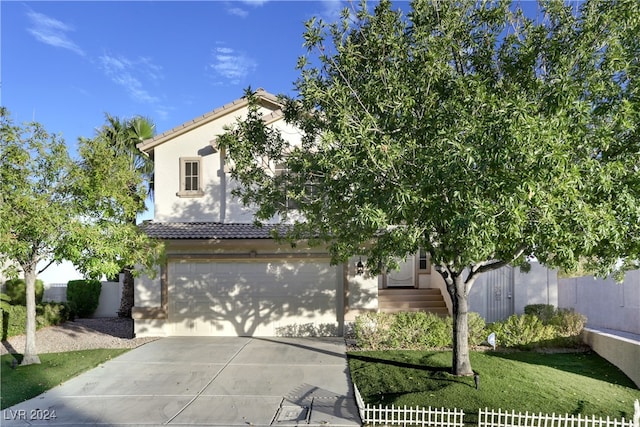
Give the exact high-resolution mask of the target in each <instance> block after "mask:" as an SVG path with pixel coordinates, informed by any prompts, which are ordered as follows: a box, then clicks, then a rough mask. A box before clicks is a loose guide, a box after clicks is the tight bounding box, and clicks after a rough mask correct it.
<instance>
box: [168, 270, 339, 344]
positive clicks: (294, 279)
mask: <svg viewBox="0 0 640 427" xmlns="http://www.w3.org/2000/svg"><path fill="white" fill-rule="evenodd" d="M168 268H169V271H168V273H169V274H168V281H169V284H168V285H169V286H168V294H169V295H168V296H169V319H168V320H169V323H170V330H171V334H173V335H198V336H208V335H231V336H235V335H239V336H298V335H336V334H339V333H340V331H339V330H338V321H337V320H338V319H337V313H338V305H337V300H336V295H340V296H342V291H341V290H340V292H337V289H338V287H340V289H341V283H340V282H339V280H338V278H339V277H341V276H340V275H338V274H337V268H336V267H334V266H330V265H329V263H328V262H326V261H324V260H317V261H312V260H306V259H305V260H289V261H279V260H278V261H256V260H253V261H224V262H222V261H210V260H208V261H192V260H185V261H172V262H170V263H169V265H168Z"/></svg>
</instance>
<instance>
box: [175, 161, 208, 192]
mask: <svg viewBox="0 0 640 427" xmlns="http://www.w3.org/2000/svg"><path fill="white" fill-rule="evenodd" d="M177 195H178V196H179V197H202V196H204V190H203V188H202V158H201V157H181V158H180V191H178V193H177Z"/></svg>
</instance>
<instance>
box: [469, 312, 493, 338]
mask: <svg viewBox="0 0 640 427" xmlns="http://www.w3.org/2000/svg"><path fill="white" fill-rule="evenodd" d="M468 316H469V317H468V318H467V323H468V325H469V345H473V346H477V345H480V344H482V343H483V342H484V341H485V340H486V338H487V337H486V336H487V335H488V334H487V333H486V332H485V328H486V326H487V325H486V323H485V321H484V319H483V318H482V316H480V314H478V313H474V312H471V313H469V314H468Z"/></svg>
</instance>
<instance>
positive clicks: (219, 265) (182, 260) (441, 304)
mask: <svg viewBox="0 0 640 427" xmlns="http://www.w3.org/2000/svg"><path fill="white" fill-rule="evenodd" d="M257 96H258V98H259V100H260V105H261V112H262V113H263V118H264V120H265V121H266V123H267V124H268V125H270V126H273V127H275V128H277V129H279V130H280V131H281V134H282V135H283V137H285V138H289V139H290V140H291V141H292V142H294V143H295V142H296V141H299V140H300V137H301V135H300V133H299V131H298V130H297V129H296V128H293V127H291V126H290V125H288V124H287V123H285V121H284V119H283V117H282V112H281V105H280V104H279V103H278V100H277V98H276V97H275V96H274V95H272V94H269V93H267V92H265V91H263V90H259V91H258V93H257ZM247 108H248V107H247V100H246V99H244V98H240V99H238V100H236V101H233V102H231V103H228V104H226V105H224V106H222V107H220V108H217V109H215V110H213V111H211V112H209V113H207V114H205V115H203V116H200V117H198V118H195V119H194V120H192V121H189V122H187V123H184V124H182V125H180V126H178V127H176V128H174V129H171V130H169V131H167V132H165V133H162V134H160V135H157V136H156V137H154V138H152V139H149V140H147V141H144V142H142V143H141V144H139V146H138V147H139V149H140V150H142V151H143V152H144V153H146V154H147V155H149V156H150V157H151V158H152V159H153V161H154V165H155V166H154V168H155V173H154V179H155V194H154V205H155V210H154V218H153V220H152V221H148V222H146V223H144V224H143V225H142V226H143V228H144V230H145V231H146V232H147V233H148V234H149V235H151V236H152V237H156V238H159V239H162V240H163V241H164V242H165V245H166V254H167V257H166V261H165V262H164V265H162V266H159V268H158V274H157V275H156V277H154V278H149V277H140V278H138V279H137V280H136V286H135V307H134V309H133V314H132V316H133V318H134V320H135V333H136V335H138V336H145V335H147V336H168V335H234V336H235V335H240V336H252V335H256V336H278V335H285V336H287V335H342V334H343V332H344V325H345V322H349V321H352V320H353V319H354V318H355V316H356V315H357V314H358V313H361V312H363V311H367V310H373V311H377V310H381V311H400V310H430V311H434V312H436V313H439V314H448V313H450V308H449V307H450V301H449V300H448V295H447V293H446V290H445V289H444V283H443V281H442V279H441V278H440V277H439V275H438V274H432V273H431V266H430V264H429V259H428V256H427V254H426V253H424V252H420V253H416V254H410V255H409V256H408V257H407V259H406V260H405V261H404V262H402V263H401V268H400V270H398V271H394V272H391V273H389V274H386V275H381V276H371V275H369V274H368V273H367V272H366V271H365V270H364V269H363V268H362V267H363V263H365V262H366V260H364V259H361V258H360V257H356V258H354V259H352V260H351V261H350V262H349V263H346V264H343V265H330V262H329V261H330V259H329V255H328V254H327V253H326V251H324V250H322V248H317V247H307V246H305V245H304V244H299V245H297V247H295V248H292V247H291V246H290V245H287V244H278V243H277V242H276V241H275V240H274V239H272V238H271V234H270V231H271V229H272V228H273V227H278V226H279V225H278V224H277V219H274V223H273V224H267V225H265V226H264V227H256V226H254V225H253V211H252V210H251V209H249V208H245V207H244V206H243V205H242V204H241V203H240V201H239V200H237V199H235V198H234V197H233V196H232V194H231V191H232V189H233V188H234V185H235V184H234V182H233V180H231V178H230V174H229V162H228V161H227V160H226V159H225V152H224V150H223V149H221V148H220V147H218V145H217V143H216V138H217V137H218V136H219V135H221V134H223V133H224V132H225V129H224V128H225V126H226V125H230V124H233V123H235V122H236V120H237V118H239V117H240V118H241V117H244V116H245V115H246V113H247ZM496 277H498V276H496ZM510 277H511V276H510ZM498 278H499V279H500V280H499V281H496V284H494V285H492V287H491V292H492V293H491V296H490V298H489V299H491V301H493V300H494V299H496V298H497V297H500V298H503V299H504V300H505V301H506V303H505V304H507V303H508V298H511V297H510V296H509V292H510V291H508V290H504V291H501V290H500V292H498V290H497V289H498V288H497V287H496V286H512V285H513V283H511V284H509V283H507V281H504V280H503V278H500V277H498ZM503 282H504V283H503ZM479 298H480V299H483V298H484V297H479Z"/></svg>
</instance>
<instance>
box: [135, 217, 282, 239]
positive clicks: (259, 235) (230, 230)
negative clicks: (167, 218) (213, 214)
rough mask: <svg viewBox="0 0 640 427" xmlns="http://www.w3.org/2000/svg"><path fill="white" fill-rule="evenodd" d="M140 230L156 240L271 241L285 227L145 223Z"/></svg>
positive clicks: (271, 225) (209, 223) (217, 223)
mask: <svg viewBox="0 0 640 427" xmlns="http://www.w3.org/2000/svg"><path fill="white" fill-rule="evenodd" d="M140 228H141V229H142V230H143V231H144V232H145V233H146V234H147V235H148V236H149V237H153V238H156V239H218V240H223V239H272V238H273V231H278V232H280V233H282V234H284V232H286V230H287V226H285V225H280V224H265V225H263V226H257V225H255V224H245V223H220V222H154V221H146V222H143V223H142V224H141V225H140Z"/></svg>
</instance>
